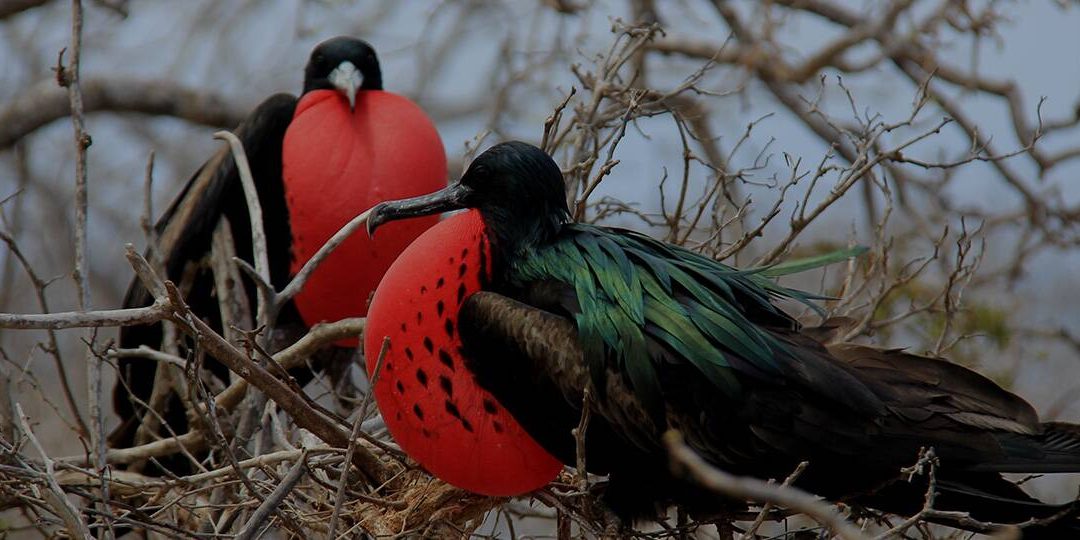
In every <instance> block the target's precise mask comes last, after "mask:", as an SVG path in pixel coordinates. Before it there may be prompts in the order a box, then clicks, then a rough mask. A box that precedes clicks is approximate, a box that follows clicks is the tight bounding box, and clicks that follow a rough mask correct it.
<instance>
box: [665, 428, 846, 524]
mask: <svg viewBox="0 0 1080 540" xmlns="http://www.w3.org/2000/svg"><path fill="white" fill-rule="evenodd" d="M664 444H665V445H666V446H667V449H668V454H669V455H670V456H671V459H672V464H673V466H680V467H685V468H686V470H687V471H688V472H689V473H690V475H691V476H692V477H693V478H694V480H696V481H698V482H700V483H701V484H702V485H703V486H705V487H706V488H709V489H711V490H713V491H715V492H717V493H720V494H722V495H726V496H729V497H733V498H736V499H744V500H750V501H754V502H758V503H773V504H774V505H776V506H781V507H784V508H789V509H791V510H794V511H796V512H799V513H802V514H806V515H807V516H809V517H810V518H812V519H813V520H814V521H817V522H818V523H820V524H821V525H823V526H824V527H827V528H828V529H829V530H831V531H833V532H834V533H836V534H837V535H838V536H840V537H841V538H843V539H844V540H867V537H866V536H865V535H863V533H862V532H860V531H859V530H858V529H856V528H855V527H854V526H853V525H852V524H851V523H848V521H847V520H845V519H844V518H843V516H841V515H840V513H839V512H837V510H836V508H835V507H833V506H832V505H829V504H827V503H824V502H822V501H821V500H820V499H818V498H817V497H815V496H813V495H811V494H809V493H806V492H805V491H802V490H801V489H798V488H794V487H790V486H777V485H776V484H770V483H768V482H765V481H763V480H758V479H757V478H751V477H747V476H735V475H732V474H729V473H726V472H724V471H721V470H720V469H717V468H716V467H713V466H712V465H710V464H709V463H707V462H706V461H705V460H704V459H702V458H701V456H699V455H697V453H696V452H694V451H693V450H691V449H690V447H689V446H686V444H685V443H684V442H683V440H682V435H681V434H680V433H679V432H677V431H668V432H667V433H665V434H664Z"/></svg>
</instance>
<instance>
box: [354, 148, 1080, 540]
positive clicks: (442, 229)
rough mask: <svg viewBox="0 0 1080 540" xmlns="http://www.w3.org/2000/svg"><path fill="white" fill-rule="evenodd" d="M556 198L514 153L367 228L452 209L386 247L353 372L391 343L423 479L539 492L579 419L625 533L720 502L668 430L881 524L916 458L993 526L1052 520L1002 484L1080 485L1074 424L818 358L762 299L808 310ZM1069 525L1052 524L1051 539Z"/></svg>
mask: <svg viewBox="0 0 1080 540" xmlns="http://www.w3.org/2000/svg"><path fill="white" fill-rule="evenodd" d="M564 189H565V186H564V183H563V178H562V175H561V173H560V170H559V167H558V166H557V165H556V163H555V162H554V160H552V159H551V158H550V157H549V156H548V155H546V154H545V153H544V152H543V151H541V150H540V149H538V148H536V147H534V146H532V145H529V144H526V143H521V142H509V143H503V144H499V145H497V146H494V147H492V148H491V149H489V150H488V151H486V152H485V153H483V154H482V155H480V156H479V157H478V158H476V160H475V161H473V162H472V164H471V165H470V166H469V168H468V170H467V171H466V173H465V174H464V176H462V178H461V180H460V181H459V182H457V183H454V184H452V185H451V186H449V187H447V188H445V189H443V190H441V191H439V192H437V193H433V194H430V195H426V196H422V197H416V198H412V199H407V200H400V201H394V202H386V203H383V204H380V205H379V206H377V207H376V208H375V209H374V210H373V212H372V214H371V217H370V220H369V222H368V227H369V231H374V230H375V229H376V228H378V227H381V226H382V225H383V224H384V223H388V222H391V221H395V220H401V219H407V218H413V217H417V216H425V215H431V214H433V213H439V212H445V211H450V210H454V209H468V210H467V211H466V212H463V213H459V214H456V215H454V216H452V217H450V218H448V219H446V220H444V221H443V222H441V223H439V224H438V225H437V226H436V227H434V228H432V229H430V230H429V231H428V232H426V233H425V234H423V235H421V237H420V238H418V239H417V240H416V242H414V243H413V244H412V245H411V246H410V247H409V248H408V249H406V250H405V252H403V253H402V255H401V257H399V258H398V260H397V261H395V263H394V265H393V266H392V267H391V268H390V269H389V270H388V272H387V274H386V277H385V278H384V280H383V282H382V284H381V285H380V287H379V288H378V290H377V291H376V293H375V297H374V299H373V301H372V306H371V310H370V311H369V314H368V326H367V335H366V337H365V346H366V350H367V352H368V354H367V358H368V368H369V371H373V370H374V368H375V366H374V365H373V357H374V354H373V352H374V351H378V350H379V347H380V346H381V345H382V342H383V339H384V337H389V339H390V349H389V353H388V354H387V355H386V357H385V359H384V364H383V366H382V369H383V371H382V375H381V378H380V379H379V381H378V384H377V385H376V388H375V397H376V399H377V402H378V404H379V407H380V410H381V411H382V414H383V416H384V418H385V420H386V423H387V426H388V427H389V429H390V432H391V434H392V435H393V436H394V437H395V439H396V440H397V441H398V442H399V444H400V445H401V447H402V448H403V449H404V450H406V451H407V452H408V453H409V454H410V455H411V456H412V457H413V458H415V459H416V460H417V461H418V462H420V463H421V464H422V465H423V466H425V467H426V468H428V469H429V470H430V471H431V472H432V473H434V474H436V475H437V476H440V477H442V478H444V479H445V480H447V481H449V482H451V483H455V484H457V485H459V486H461V487H464V488H467V489H470V490H473V491H477V492H481V493H489V494H497V495H509V494H515V493H523V492H526V491H528V490H531V489H535V488H537V487H539V486H541V485H543V484H544V483H545V482H547V481H548V480H550V479H551V478H552V477H553V475H554V474H555V473H556V470H557V469H555V468H553V467H552V464H551V463H552V461H553V460H554V461H557V462H561V463H565V464H569V465H573V464H575V457H576V452H575V439H574V437H573V435H572V434H571V433H572V430H573V428H574V427H576V426H577V424H578V422H579V419H580V416H581V412H582V407H583V403H585V404H586V405H585V406H587V407H588V408H589V411H590V413H591V420H590V423H589V426H588V431H587V434H586V436H585V450H586V465H587V468H588V469H589V470H590V471H592V472H596V473H600V474H608V475H610V476H609V485H608V488H607V492H606V493H605V499H606V501H607V503H608V504H609V505H610V506H611V507H612V509H614V510H615V511H616V512H617V513H619V514H620V515H622V516H624V517H634V516H638V517H640V516H643V515H649V514H650V513H651V514H652V515H656V514H655V508H656V507H657V506H656V505H657V504H665V503H670V502H675V503H679V504H682V505H684V506H685V507H687V508H689V509H691V510H693V511H695V512H708V511H710V509H715V508H717V507H718V506H719V505H720V504H721V501H719V497H716V496H715V495H712V494H708V493H705V492H704V491H702V490H701V489H700V488H699V487H698V486H696V485H695V484H694V483H693V482H692V481H690V480H688V479H686V478H683V477H682V476H680V475H676V474H674V473H672V470H671V468H670V467H669V458H668V455H667V452H666V449H665V446H664V444H663V439H662V435H663V434H664V433H665V432H666V431H668V430H678V431H679V432H681V433H682V434H683V436H684V437H685V440H686V442H687V444H689V445H690V447H691V448H693V449H694V450H695V451H696V452H697V453H699V454H700V455H701V456H703V457H704V458H705V459H706V460H708V461H709V462H710V463H712V464H714V465H716V466H718V467H720V468H722V469H724V470H727V471H730V472H732V473H735V474H741V475H751V476H755V477H759V478H784V477H785V476H787V475H788V474H789V473H790V472H791V471H792V470H793V469H794V468H795V467H796V466H797V465H798V464H799V463H800V462H802V461H808V462H809V466H808V468H807V469H806V471H805V472H804V473H803V474H802V476H800V477H799V479H798V484H797V485H799V486H800V487H802V488H804V489H807V490H809V491H812V492H814V493H818V494H821V495H824V496H827V497H830V498H833V499H834V500H846V501H849V502H855V503H858V504H863V505H866V506H870V507H875V508H879V509H882V510H885V511H891V512H899V513H909V512H911V513H913V512H915V511H917V510H918V509H919V508H920V507H921V505H922V504H923V495H924V491H925V484H923V485H922V486H918V485H917V484H916V483H911V482H907V481H905V478H904V477H902V473H901V469H902V468H904V467H907V466H910V465H912V464H913V463H915V461H916V459H917V458H918V456H919V455H920V449H922V448H933V449H934V451H935V453H936V456H937V458H938V459H939V460H940V467H939V468H938V471H937V489H938V496H937V499H936V504H937V508H940V509H952V510H963V511H968V512H971V514H972V515H973V516H975V517H976V519H982V520H987V521H994V522H1021V521H1024V520H1027V519H1029V518H1046V517H1049V516H1052V515H1054V514H1055V513H1057V512H1059V511H1061V510H1063V509H1065V507H1062V506H1056V505H1051V504H1043V503H1041V502H1039V501H1037V500H1035V499H1034V498H1032V497H1030V496H1028V495H1027V494H1026V493H1024V491H1023V490H1021V489H1020V488H1019V487H1017V486H1016V485H1014V484H1013V483H1011V482H1009V481H1007V480H1005V479H1004V478H1003V477H1002V476H1001V473H1006V472H1016V473H1056V472H1076V471H1080V426H1077V425H1074V424H1066V423H1054V422H1041V421H1040V420H1039V418H1038V416H1037V414H1036V413H1035V411H1034V410H1033V408H1032V407H1031V406H1030V405H1029V404H1028V403H1027V402H1025V401H1024V400H1023V399H1021V398H1020V397H1018V396H1016V395H1014V394H1012V393H1010V392H1008V391H1006V390H1004V389H1002V388H1001V387H1000V386H998V385H997V384H995V383H994V382H992V381H991V380H989V379H987V378H986V377H983V376H981V375H979V374H977V373H975V372H974V371H972V370H969V369H967V368H964V367H962V366H959V365H956V364H953V363H950V362H948V361H945V360H941V359H935V358H927V357H922V356H917V355H914V354H909V353H906V352H903V351H902V350H896V349H879V348H873V347H868V346H864V345H856V344H839V345H833V346H826V345H823V344H822V343H821V342H820V341H819V340H818V339H817V335H818V333H819V332H820V331H819V330H813V329H806V328H802V327H801V326H800V324H799V323H798V322H797V321H796V320H795V319H794V318H793V317H792V316H790V315H789V314H788V313H786V312H785V311H783V310H782V309H781V308H780V307H778V305H777V303H776V301H777V300H779V299H790V300H795V301H802V302H807V303H810V302H812V300H811V297H810V296H808V295H806V294H805V293H801V292H798V291H794V290H791V289H788V288H785V287H781V286H779V285H777V284H776V283H775V282H774V281H772V280H771V279H769V278H767V277H766V272H764V271H742V270H739V269H735V268H732V267H729V266H726V265H724V264H721V263H719V262H717V261H714V260H712V259H710V258H707V257H705V256H702V255H700V254H697V253H694V252H691V251H689V250H686V249H683V248H681V247H678V246H674V245H670V244H666V243H664V242H660V241H657V240H654V239H652V238H649V237H648V236H645V235H643V234H639V233H636V232H631V231H628V230H621V229H614V228H607V227H599V226H593V225H586V224H580V223H573V222H572V221H571V219H570V213H569V211H568V208H567V204H566V198H565V192H564ZM586 388H588V389H589V393H590V394H591V397H590V398H589V399H588V400H587V401H583V398H584V394H585V389H586ZM537 447H539V448H537ZM541 450H543V451H541ZM548 454H550V455H548ZM552 456H553V457H552ZM492 464H495V465H492ZM1078 525H1080V522H1078V521H1077V520H1076V519H1075V517H1069V518H1065V519H1064V520H1063V521H1059V522H1058V523H1057V524H1056V525H1055V526H1057V527H1061V528H1062V529H1056V530H1055V532H1053V533H1051V534H1060V533H1061V531H1062V530H1066V529H1067V530H1070V531H1073V530H1080V527H1078ZM1028 531H1029V532H1031V531H1034V529H1028Z"/></svg>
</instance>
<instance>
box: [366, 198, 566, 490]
mask: <svg viewBox="0 0 1080 540" xmlns="http://www.w3.org/2000/svg"><path fill="white" fill-rule="evenodd" d="M391 224H393V223H391ZM378 234H379V235H381V234H382V228H380V229H379V233H378ZM489 265H490V245H489V243H488V239H487V234H486V232H485V226H484V222H483V220H482V219H481V218H480V213H479V212H477V211H476V210H469V211H466V212H463V213H459V214H455V215H454V216H452V217H450V218H449V219H446V220H444V221H442V222H440V223H439V224H437V225H435V226H434V227H432V228H431V229H429V230H428V231H427V232H425V233H424V234H423V235H422V236H421V237H420V238H417V239H416V241H415V242H413V243H412V244H411V245H410V246H409V247H408V248H407V249H406V250H405V251H404V252H403V253H402V254H401V256H400V257H398V259H397V261H395V262H394V264H393V265H392V266H391V267H390V269H389V270H388V271H387V273H386V276H385V277H384V278H383V280H382V282H381V283H380V284H379V288H378V290H376V291H375V297H374V298H373V299H372V301H371V309H370V310H369V312H368V319H367V329H366V331H365V336H364V354H365V357H366V358H367V369H368V375H369V376H371V375H373V374H374V372H375V368H376V364H377V362H378V356H379V351H380V349H381V348H382V344H383V340H384V338H385V337H387V336H388V337H389V338H390V345H389V348H388V349H387V352H386V355H385V357H384V358H383V362H382V368H381V371H380V373H379V379H378V381H377V382H376V384H375V390H374V391H375V401H376V403H378V405H379V410H380V411H381V412H382V415H383V419H384V420H385V421H386V426H387V428H389V430H390V434H391V435H393V437H394V439H395V440H396V441H397V443H398V444H399V445H400V446H401V448H402V449H403V450H405V452H406V453H407V454H408V455H409V457H411V458H413V459H414V460H416V461H417V462H419V463H420V465H422V466H423V467H424V468H425V469H427V470H428V471H430V472H431V473H432V474H434V475H435V476H437V477H439V478H441V479H442V480H445V481H446V482H449V483H451V484H453V485H455V486H457V487H460V488H462V489H467V490H469V491H472V492H475V493H481V494H484V495H492V496H513V495H521V494H523V493H528V492H530V491H533V490H535V489H537V488H540V487H542V486H544V485H545V484H547V483H548V482H550V481H551V480H552V479H553V478H554V477H555V475H557V474H558V473H559V471H560V470H561V469H562V463H560V462H559V461H558V460H557V459H555V457H553V456H552V455H551V454H549V453H548V452H547V451H545V450H544V449H543V448H542V447H541V446H540V445H539V444H538V443H537V442H536V441H535V440H533V438H532V437H530V436H529V434H528V433H526V432H525V430H524V429H523V428H522V427H521V426H520V425H519V424H518V423H517V421H516V420H514V418H513V417H512V416H510V413H509V412H507V411H506V409H504V408H503V407H502V406H501V405H499V403H498V401H496V400H495V398H494V397H493V396H492V395H491V394H489V393H488V392H487V391H486V390H483V389H482V388H480V387H479V386H478V385H477V384H476V381H475V379H474V377H473V375H472V373H470V372H469V371H468V369H467V368H466V367H465V360H464V358H462V355H461V338H460V337H459V335H458V331H457V326H456V324H457V320H458V310H459V309H460V307H461V304H462V302H464V301H465V299H466V298H468V296H469V295H470V294H472V293H474V292H476V291H479V290H480V289H481V276H484V277H485V278H486V277H488V274H489V273H490V267H489Z"/></svg>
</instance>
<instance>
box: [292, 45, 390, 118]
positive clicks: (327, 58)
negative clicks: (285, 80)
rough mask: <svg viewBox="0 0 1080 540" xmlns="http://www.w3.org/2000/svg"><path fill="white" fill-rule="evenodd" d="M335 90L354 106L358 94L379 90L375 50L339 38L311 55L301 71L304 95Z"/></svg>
mask: <svg viewBox="0 0 1080 540" xmlns="http://www.w3.org/2000/svg"><path fill="white" fill-rule="evenodd" d="M312 90H337V91H338V92H341V93H342V94H345V97H347V98H348V99H349V106H350V107H352V106H354V105H355V104H356V92H357V90H382V71H380V70H379V58H378V57H377V56H376V55H375V49H373V48H372V47H371V45H369V44H368V43H367V42H365V41H362V40H359V39H355V38H351V37H344V36H339V37H336V38H330V39H328V40H326V41H324V42H322V43H320V44H319V45H318V46H317V47H315V50H313V51H311V57H310V58H309V59H308V63H307V67H305V68H304V93H305V94H306V93H308V92H310V91H312Z"/></svg>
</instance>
